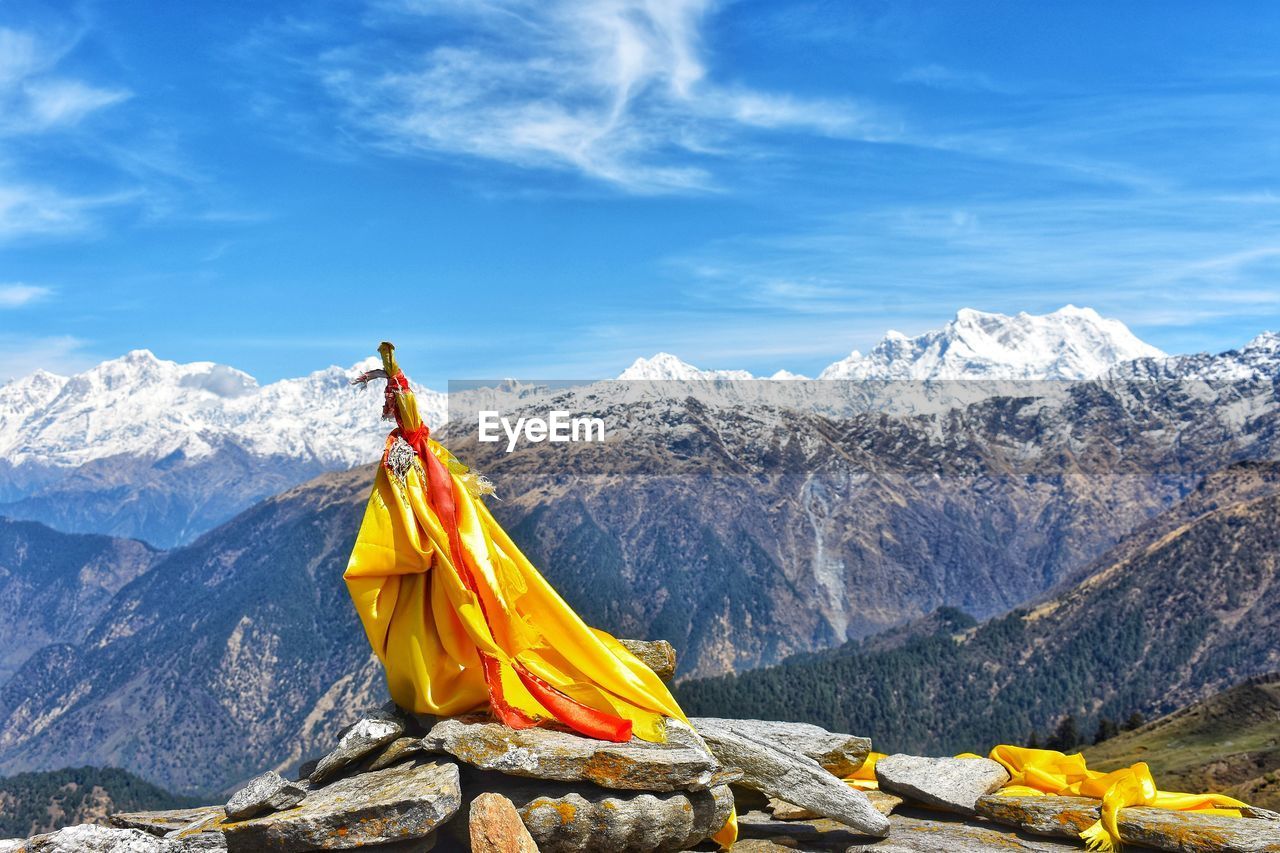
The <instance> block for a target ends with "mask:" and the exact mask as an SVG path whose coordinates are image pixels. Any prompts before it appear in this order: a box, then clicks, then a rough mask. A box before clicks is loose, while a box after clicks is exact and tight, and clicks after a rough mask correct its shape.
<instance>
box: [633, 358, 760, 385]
mask: <svg viewBox="0 0 1280 853" xmlns="http://www.w3.org/2000/svg"><path fill="white" fill-rule="evenodd" d="M618 378H619V379H629V380H633V381H635V380H648V381H669V380H684V381H688V380H709V379H752V378H753V377H752V375H751V374H750V373H748V372H747V371H745V370H702V369H700V368H697V367H694V366H693V365H692V364H689V363H688V362H685V361H681V360H680V359H678V358H676V357H675V356H674V355H672V354H671V353H669V352H660V353H658V354H656V355H654V356H653V357H652V358H637V359H636V360H635V361H634V362H632V364H631V366H630V367H628V368H627V369H626V370H624V371H622V373H620V374H619V375H618Z"/></svg>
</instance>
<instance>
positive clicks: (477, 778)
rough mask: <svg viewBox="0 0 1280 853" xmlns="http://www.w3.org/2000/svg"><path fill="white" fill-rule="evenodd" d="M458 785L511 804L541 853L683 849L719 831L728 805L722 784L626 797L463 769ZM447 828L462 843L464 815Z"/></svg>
mask: <svg viewBox="0 0 1280 853" xmlns="http://www.w3.org/2000/svg"><path fill="white" fill-rule="evenodd" d="M462 780H463V781H462V784H463V788H464V789H465V790H466V791H467V794H468V796H471V797H479V796H481V795H482V793H485V792H493V793H498V794H501V795H502V796H504V797H506V798H507V799H508V800H510V801H511V803H512V804H513V805H514V806H515V808H516V811H517V812H519V814H520V819H521V820H522V821H523V823H524V825H525V827H526V828H527V829H528V830H529V834H530V835H532V836H533V839H534V841H535V842H536V843H537V845H538V849H539V850H540V851H542V853H597V851H600V853H603V851H608V853H615V852H616V853H639V851H651V850H652V851H660V850H685V849H687V848H689V847H692V846H693V845H695V844H697V843H698V842H700V841H702V840H703V839H706V838H708V837H709V836H711V835H713V834H715V833H716V832H718V831H720V828H721V827H723V826H724V823H725V821H726V820H728V818H729V811H730V809H731V808H732V807H733V795H732V794H731V793H730V792H729V788H728V786H727V785H720V786H716V787H714V788H710V789H707V790H701V791H665V792H631V791H618V790H610V789H608V788H602V787H600V786H599V785H593V784H591V783H588V782H546V781H543V780H538V779H524V778H520V777H516V776H508V775H506V774H503V773H495V772H486V771H480V770H474V769H471V768H463V776H462ZM448 830H449V836H450V838H451V839H455V840H456V841H457V842H459V843H460V844H462V845H465V840H466V839H467V838H468V834H469V826H468V822H467V821H466V820H465V814H464V813H460V814H459V815H458V817H457V818H455V819H454V820H453V821H452V822H451V824H450V826H449V827H448ZM462 849H466V847H465V846H462Z"/></svg>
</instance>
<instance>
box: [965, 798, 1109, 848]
mask: <svg viewBox="0 0 1280 853" xmlns="http://www.w3.org/2000/svg"><path fill="white" fill-rule="evenodd" d="M975 805H976V811H977V813H978V814H979V815H981V816H982V817H985V818H987V819H988V820H993V821H995V822H996V823H1003V824H1006V825H1008V826H1016V827H1018V828H1020V829H1022V830H1024V831H1026V832H1030V833H1032V834H1034V835H1050V836H1057V837H1060V838H1079V837H1080V831H1081V830H1083V829H1086V828H1088V827H1089V826H1092V825H1093V823H1094V821H1096V820H1097V819H1098V801H1097V800H1091V799H1087V798H1085V797H1006V796H987V797H980V798H979V799H978V802H977V803H976V804H975ZM1125 811H1127V809H1126V810H1125Z"/></svg>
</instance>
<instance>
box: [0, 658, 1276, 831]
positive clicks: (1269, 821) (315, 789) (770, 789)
mask: <svg viewBox="0 0 1280 853" xmlns="http://www.w3.org/2000/svg"><path fill="white" fill-rule="evenodd" d="M628 647H629V648H633V649H636V650H637V653H638V654H639V656H640V657H641V658H642V659H644V660H654V661H658V662H667V663H673V661H672V660H671V659H672V658H673V657H674V652H673V651H672V650H671V649H670V647H669V646H665V644H663V645H662V646H659V645H658V644H654V646H653V647H652V648H647V647H646V644H644V643H640V642H636V641H628ZM691 723H692V725H685V724H684V723H681V722H678V721H672V722H670V724H669V726H668V738H667V742H666V743H662V744H653V743H647V742H645V741H641V740H638V739H634V738H633V739H632V740H631V741H629V742H627V743H609V742H604V741H598V740H593V739H591V738H586V737H582V736H579V735H577V734H575V733H573V732H570V731H568V730H565V729H563V728H559V727H555V726H544V727H536V728H532V729H526V730H522V731H516V730H513V729H509V728H506V727H504V726H502V725H499V724H497V723H495V722H493V721H492V720H490V719H488V718H487V717H485V716H484V715H478V714H472V715H468V716H464V717H457V718H448V719H434V718H429V717H423V716H420V715H414V714H409V713H406V712H405V711H403V710H402V709H399V708H397V707H396V706H395V705H394V704H392V703H390V702H388V703H386V704H385V705H383V706H382V707H380V708H377V709H373V710H370V711H367V712H365V713H363V714H360V715H358V716H357V718H356V719H355V720H354V721H353V722H352V723H351V725H349V726H348V727H347V728H346V729H345V730H343V731H342V732H341V733H340V734H339V735H338V736H337V737H336V738H335V739H334V741H333V742H332V743H331V745H330V747H329V749H328V751H327V752H326V753H325V754H323V755H320V756H317V757H316V758H315V759H312V760H311V761H307V762H304V763H303V765H302V767H301V768H300V769H299V771H298V773H296V774H294V775H295V776H296V777H297V778H295V779H292V780H291V779H286V778H284V777H282V776H280V775H279V774H277V773H275V772H273V771H269V770H268V771H267V772H264V773H262V774H260V775H258V776H256V777H254V778H253V779H251V780H249V781H248V782H247V783H246V784H244V785H243V786H242V787H241V788H240V789H239V790H237V791H236V792H235V793H233V794H232V796H231V797H230V798H229V799H228V801H227V802H226V803H225V804H210V805H208V806H204V807H197V808H186V809H174V810H169V811H153V812H132V813H121V814H113V815H111V817H110V821H111V825H110V826H100V825H96V824H79V825H76V826H70V827H66V828H64V829H61V830H58V831H57V832H52V833H47V834H44V835H37V836H35V837H32V838H27V839H12V840H9V841H0V853H197V851H211V853H223V852H224V851H225V853H252V852H253V851H282V853H293V851H297V853H301V851H314V850H351V849H357V848H358V849H361V850H365V851H378V853H421V851H427V850H436V851H467V850H470V851H478V852H479V853H535V851H543V853H595V851H599V853H647V851H682V850H688V851H712V850H715V849H716V848H717V845H716V842H714V841H713V840H712V836H713V835H714V834H715V833H716V832H717V831H718V830H719V829H720V828H721V827H722V826H724V824H725V821H726V820H727V819H728V817H729V815H730V811H731V810H733V809H736V811H737V814H738V825H739V841H738V844H737V845H736V846H735V850H738V851H740V853H778V852H779V851H786V850H802V851H803V850H807V851H849V853H852V852H853V851H861V850H868V851H878V853H942V851H949V853H966V852H967V851H987V850H1026V851H1057V850H1063V851H1065V850H1081V849H1084V845H1083V843H1082V842H1081V841H1080V840H1079V838H1078V834H1079V831H1080V829H1082V828H1083V827H1085V826H1088V825H1089V824H1091V823H1092V822H1093V821H1094V820H1096V819H1097V815H1098V803H1097V801H1093V800H1085V799H1079V798H1070V797H1007V796H1002V795H1000V794H999V792H998V790H997V789H998V788H999V786H1000V785H1001V784H1002V783H1003V781H1004V780H1005V779H1006V778H1007V776H1004V775H1003V774H1004V770H1003V768H1001V767H1000V766H999V765H995V764H994V762H989V761H987V760H985V759H952V758H928V757H923V756H909V755H895V756H890V757H888V758H882V759H881V760H880V762H879V763H878V764H877V767H876V770H877V774H876V775H877V780H878V784H879V786H880V788H881V789H882V790H871V791H863V790H859V789H857V788H855V787H852V786H851V785H849V784H848V783H846V782H845V781H844V777H846V776H849V775H851V774H852V773H853V772H854V771H856V770H858V769H859V767H860V766H861V764H862V763H863V762H864V761H865V760H866V759H867V757H868V755H869V754H870V750H871V746H872V744H871V742H870V741H869V740H868V739H867V738H864V737H858V736H855V735H850V734H843V733H838V732H830V731H827V730H825V729H822V728H819V727H818V726H813V725H808V724H804V723H789V722H781V721H767V720H737V719H732V718H714V719H713V718H695V719H693V720H692V721H691ZM1120 829H1121V837H1122V838H1123V839H1124V841H1125V842H1126V849H1131V850H1135V851H1138V850H1165V851H1177V852H1178V853H1193V851H1194V853H1211V851H1223V853H1245V851H1250V852H1251V853H1257V851H1280V815H1277V814H1275V813H1274V812H1269V811H1266V810H1263V809H1247V810H1245V812H1244V815H1243V816H1242V817H1239V818H1229V817H1221V816H1213V815H1201V814H1188V813H1183V812H1173V811H1165V810H1161V809H1147V808H1132V809H1124V810H1123V811H1122V812H1121V819H1120Z"/></svg>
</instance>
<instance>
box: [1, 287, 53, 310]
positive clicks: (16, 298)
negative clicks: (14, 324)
mask: <svg viewBox="0 0 1280 853" xmlns="http://www.w3.org/2000/svg"><path fill="white" fill-rule="evenodd" d="M52 294H53V289H52V288H49V287H43V286H41V285H38V284H23V283H21V282H13V283H10V284H0V308H21V307H22V306H23V305H28V304H30V303H32V302H36V301H38V300H41V299H46V298H48V297H49V296H51V295H52Z"/></svg>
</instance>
